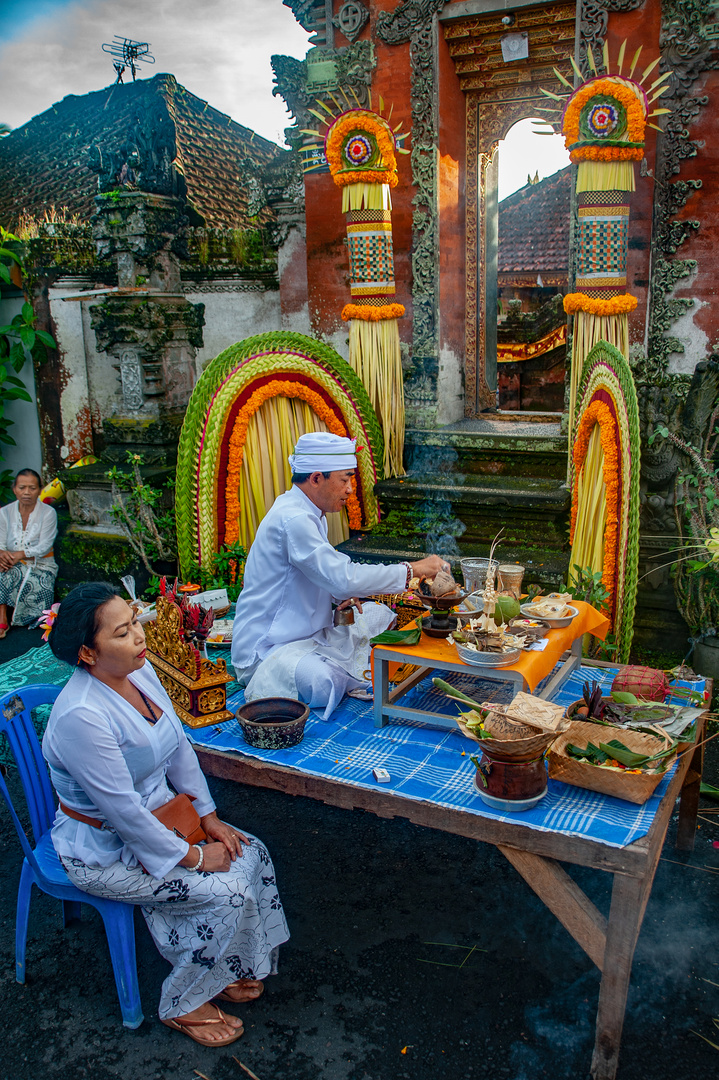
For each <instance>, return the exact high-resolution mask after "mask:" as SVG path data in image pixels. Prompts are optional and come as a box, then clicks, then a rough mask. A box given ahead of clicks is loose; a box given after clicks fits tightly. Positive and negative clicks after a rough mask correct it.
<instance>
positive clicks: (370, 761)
mask: <svg viewBox="0 0 719 1080" xmlns="http://www.w3.org/2000/svg"><path fill="white" fill-rule="evenodd" d="M616 672H617V669H616V668H594V667H583V666H580V667H579V668H577V669H576V671H574V672H573V673H572V675H571V676H570V677H569V678H568V679H567V681H566V682H565V683H564V685H563V686H562V688H561V690H560V691H559V692H558V693H557V694H556V695H555V696H554V699H553V700H555V701H556V702H557V703H559V704H562V705H568V704H570V703H571V702H572V701H576V700H577V699H578V698H580V697H581V696H582V683H583V682H584V681H585V680H587V679H589V680H592V679H596V680H597V681H598V682H600V683H601V685H602V688H603V689H604V690H605V692H607V693H608V691H609V687H610V686H611V683H612V680H613V679H614V676H615V675H616ZM437 674H441V675H442V677H443V678H445V679H446V680H447V681H448V682H450V683H453V684H454V685H455V686H457V687H458V688H460V689H462V690H464V691H465V692H466V693H468V694H471V696H473V697H478V698H479V700H482V695H484V696H486V695H488V694H489V693H494V695H495V696H494V700H495V701H498V702H499V701H502V700H504V701H510V700H511V698H512V696H513V690H512V686H511V684H510V683H503V684H499V685H500V686H501V690H500V692H499V693H497V686H498V684H497V682H496V681H494V680H492V681H491V682H489V681H487V680H482V679H481V678H478V677H475V676H468V675H464V674H460V673H446V672H438V673H437ZM431 678H432V677H431V676H428V677H427V678H426V679H424V680H423V681H422V682H421V683H419V684H418V685H417V686H416V687H415V688H414V689H413V690H412V691H410V692H409V693H408V694H407V695H406V696H405V697H403V698H402V703H403V704H406V705H407V706H408V707H410V708H415V709H429V710H431V711H434V712H441V713H445V714H451V713H452V712H453V711H456V712H459V707H455V706H454V704H453V703H452V702H451V701H449V699H448V698H446V697H445V696H444V694H441V693H440V692H439V691H437V690H435V689H434V687H433V686H432V682H431ZM693 685H694V688H695V689H700V688H701V687H700V686H698V685H697V684H693ZM538 689H539V688H538ZM243 700H244V699H243V694H242V691H239V692H235V693H234V694H233V695H232V697H231V698H230V699H229V700H228V708H230V709H232V710H235V709H237V707H238V706H239V705H241V704H242V702H243ZM188 735H189V737H190V739H191V740H192V741H193V742H194V743H195V744H196V745H198V746H204V747H208V748H210V749H212V750H224V751H228V750H229V751H237V752H239V753H241V754H244V755H246V756H248V757H254V758H260V759H261V760H263V761H268V762H273V763H274V764H277V765H285V766H287V767H288V768H291V769H297V770H298V771H300V772H302V773H306V774H307V775H309V776H318V777H323V778H326V779H331V780H339V781H341V782H342V783H345V784H350V785H352V786H355V787H361V788H367V789H371V790H377V789H378V788H379V789H380V790H384V791H391V792H392V793H393V794H395V795H400V796H402V798H405V799H409V800H414V801H417V802H430V803H433V804H434V805H437V806H443V807H447V808H448V809H451V810H464V811H466V812H467V813H469V814H477V815H478V816H479V817H489V818H496V819H498V820H500V821H506V822H515V823H517V824H521V825H526V826H527V827H528V828H530V829H538V830H539V831H541V832H558V833H563V834H564V835H566V836H579V837H583V838H584V839H586V840H594V841H596V842H597V843H602V844H608V845H609V846H610V847H626V845H627V844H631V843H632V841H634V840H637V839H638V838H639V837H640V836H644V835H645V834H646V833H647V832H648V831H649V828H650V826H651V824H652V821H653V820H654V815H655V814H656V812H657V808H658V806H659V803H660V801H661V799H662V797H663V795H664V793H665V792H666V790H667V787H668V785H669V780H670V777H671V776H672V774H673V771H674V770H671V771H670V772H669V773H668V774H667V776H666V777H665V778H664V779H663V780H662V782H661V784H660V785H659V786H658V788H657V789H656V792H655V794H654V795H653V796H652V798H650V799H649V800H648V801H647V802H646V803H644V805H643V806H635V805H634V804H633V803H628V802H625V801H624V800H623V799H614V798H611V797H609V796H606V795H599V794H597V793H595V792H593V791H586V790H584V789H583V788H577V787H572V786H570V785H568V784H562V783H560V782H558V781H554V780H549V781H548V790H547V794H546V795H545V797H544V798H543V799H542V800H541V801H540V802H539V803H538V804H537V806H535V807H534V808H533V809H531V810H527V811H523V812H522V813H505V812H503V811H500V810H495V809H493V808H492V807H489V806H487V805H486V804H485V803H484V802H483V801H482V799H481V798H480V797H479V795H478V794H477V791H476V789H475V787H474V776H475V772H476V770H475V767H474V765H473V764H472V762H471V760H470V755H471V754H475V753H476V752H477V751H478V747H477V744H476V743H475V742H472V741H471V740H470V739H467V738H465V737H464V736H463V735H462V734H461V732H460V731H459V729H457V731H439V730H437V729H435V728H430V727H426V726H425V725H423V724H419V723H418V722H416V721H404V722H393V723H392V724H391V725H389V726H387V727H384V728H375V727H374V723H373V718H372V705H371V704H367V703H365V702H359V701H356V700H354V699H353V698H344V700H343V701H342V703H341V704H340V705H339V706H338V708H337V709H335V711H334V713H333V714H332V716H331V718H330V719H329V720H327V721H323V720H320V718H319V716H318V715H317V714H316V713H314V712H311V713H310V716H309V719H308V721H307V725H306V727H305V735H304V739H303V740H302V742H301V743H300V744H299V746H296V747H294V748H292V749H291V750H258V749H255V748H254V747H251V746H248V745H247V743H246V742H245V741H244V739H243V737H242V732H241V730H240V726H239V724H238V723H237V721H236V720H229V721H227V722H226V723H224V724H221V725H218V726H217V727H207V728H194V729H192V730H188ZM377 766H381V767H383V768H385V769H387V771H388V772H389V773H390V776H391V781H390V783H388V784H382V785H379V784H377V782H376V781H375V780H374V778H373V776H372V770H373V769H374V768H376V767H377ZM675 768H676V766H675Z"/></svg>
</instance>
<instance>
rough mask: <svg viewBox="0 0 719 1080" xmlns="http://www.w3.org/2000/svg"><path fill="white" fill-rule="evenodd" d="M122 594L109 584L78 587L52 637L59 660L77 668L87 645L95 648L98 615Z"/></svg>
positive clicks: (67, 600)
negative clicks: (79, 655)
mask: <svg viewBox="0 0 719 1080" xmlns="http://www.w3.org/2000/svg"><path fill="white" fill-rule="evenodd" d="M118 595H119V593H118V591H117V589H116V588H115V587H114V586H113V585H108V584H107V582H105V581H86V582H85V583H84V584H83V585H77V586H76V587H75V588H74V589H73V590H72V592H70V593H68V594H67V596H66V597H65V599H64V600H63V601H62V603H61V604H60V610H59V611H58V613H57V618H56V619H55V623H54V625H53V628H52V631H51V633H50V638H49V642H50V648H51V649H52V651H53V653H54V654H55V656H56V657H57V658H58V660H65V662H66V663H68V664H77V660H78V654H79V652H80V649H81V648H82V646H83V645H87V646H88V647H89V648H93V646H94V644H95V635H96V634H97V631H98V612H99V610H100V608H101V607H103V606H104V605H105V604H107V602H108V601H109V600H112V599H114V597H116V596H118Z"/></svg>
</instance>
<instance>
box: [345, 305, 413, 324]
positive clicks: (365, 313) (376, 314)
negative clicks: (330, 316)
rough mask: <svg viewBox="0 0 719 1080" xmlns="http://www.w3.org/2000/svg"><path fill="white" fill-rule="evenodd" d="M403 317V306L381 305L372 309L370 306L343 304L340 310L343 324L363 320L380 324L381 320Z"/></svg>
mask: <svg viewBox="0 0 719 1080" xmlns="http://www.w3.org/2000/svg"><path fill="white" fill-rule="evenodd" d="M403 315H404V304H382V305H381V306H380V307H373V306H372V305H370V304H345V306H344V307H343V308H342V318H343V319H344V321H345V322H349V320H350V319H364V321H365V322H381V321H382V320H383V319H401V318H402V316H403Z"/></svg>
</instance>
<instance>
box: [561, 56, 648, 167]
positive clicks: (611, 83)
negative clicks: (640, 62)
mask: <svg viewBox="0 0 719 1080" xmlns="http://www.w3.org/2000/svg"><path fill="white" fill-rule="evenodd" d="M600 95H606V96H607V97H613V98H615V100H616V101H619V102H620V103H621V104H622V105H623V106H624V108H625V109H626V113H627V133H626V141H627V142H629V143H643V142H644V128H645V124H646V105H645V98H644V92H643V91H642V89H641V87H638V86H637V84H636V83H633V82H630V81H629V80H628V79H620V78H619V76H618V75H612V76H609V77H608V78H599V79H590V80H589V82H585V83H584V84H583V85H582V86H580V87H579V89H578V90H576V91H575V93H574V94H572V97H571V98H570V100H569V104H568V105H567V108H566V110H565V112H564V119H563V121H562V134H563V135H564V139H565V143H566V146H567V149H568V150H571V148H572V145H573V144H574V143H576V142H579V141H580V138H581V135H580V131H579V121H580V117H581V114H582V109H583V108H584V106H585V105H586V104H587V102H588V101H591V100H592V98H594V97H599V96H600ZM586 149H587V150H593V149H595V148H594V147H587V148H586ZM596 149H602V150H612V151H618V156H616V157H610V158H603V157H598V158H593V159H590V160H595V161H636V160H641V158H642V157H643V151H641V150H639V158H638V159H637V158H636V156H635V154H636V152H637V148H636V147H627V148H624V147H621V146H606V147H601V148H599V147H597V148H596ZM576 152H577V153H581V154H584V152H585V148H584V147H583V148H582V149H581V150H580V151H576ZM572 160H575V159H574V158H572ZM576 160H583V159H581V158H577V159H576Z"/></svg>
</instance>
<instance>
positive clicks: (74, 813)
mask: <svg viewBox="0 0 719 1080" xmlns="http://www.w3.org/2000/svg"><path fill="white" fill-rule="evenodd" d="M60 809H61V810H62V812H63V814H67V816H68V817H71V818H74V819H75V821H81V822H82V823H83V825H92V827H93V829H109V830H110V831H111V832H112V831H113V830H112V827H111V826H110V825H108V824H107V822H106V821H100V819H99V818H96V817H88V815H87V814H81V813H80V811H79V810H71V809H70V807H69V806H65V803H64V802H61V803H60Z"/></svg>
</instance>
